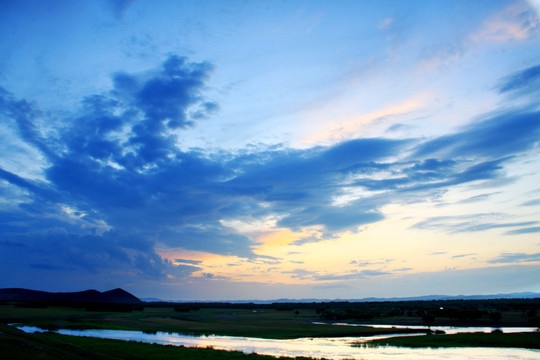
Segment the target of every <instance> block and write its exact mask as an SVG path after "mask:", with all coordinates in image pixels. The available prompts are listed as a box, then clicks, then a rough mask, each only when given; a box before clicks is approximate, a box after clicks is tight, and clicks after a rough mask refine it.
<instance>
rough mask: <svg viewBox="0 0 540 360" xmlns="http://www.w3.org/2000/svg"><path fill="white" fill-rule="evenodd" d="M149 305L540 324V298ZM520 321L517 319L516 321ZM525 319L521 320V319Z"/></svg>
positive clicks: (334, 317) (338, 317)
mask: <svg viewBox="0 0 540 360" xmlns="http://www.w3.org/2000/svg"><path fill="white" fill-rule="evenodd" d="M145 306H152V307H171V306H173V307H174V309H175V310H176V311H178V312H189V311H197V310H199V309H218V308H221V309H223V308H226V309H253V310H257V309H261V310H262V309H272V310H278V311H295V312H296V311H302V310H312V311H315V312H316V313H317V315H318V316H319V319H320V320H322V321H345V320H347V321H371V320H375V319H382V318H389V317H401V318H417V319H418V318H419V319H422V321H423V322H424V323H426V324H430V323H433V322H434V321H435V320H436V319H447V320H451V321H454V322H455V323H456V324H466V323H471V322H476V321H479V320H482V321H484V322H489V323H491V324H497V323H498V322H499V321H500V320H501V318H502V317H503V314H507V315H508V314H510V315H512V316H505V322H506V323H507V324H508V323H511V322H512V318H513V317H519V318H521V319H523V318H527V319H528V323H529V324H530V325H532V326H540V298H535V299H489V300H430V301H420V300H419V301H383V302H380V301H377V302H348V301H336V302H311V303H306V302H298V303H292V302H291V303H272V304H255V303H228V302H219V303H216V302H212V303H175V304H171V303H167V302H162V303H160V302H158V303H146V304H145ZM516 323H517V321H516ZM520 323H521V321H520Z"/></svg>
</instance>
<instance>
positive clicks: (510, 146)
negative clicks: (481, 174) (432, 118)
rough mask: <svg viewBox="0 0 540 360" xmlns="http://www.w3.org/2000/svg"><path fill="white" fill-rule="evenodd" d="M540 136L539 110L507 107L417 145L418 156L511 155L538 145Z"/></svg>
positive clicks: (493, 156)
mask: <svg viewBox="0 0 540 360" xmlns="http://www.w3.org/2000/svg"><path fill="white" fill-rule="evenodd" d="M539 136H540V112H538V111H527V110H520V109H517V110H507V111H504V112H500V113H499V114H495V115H492V116H489V117H487V118H486V119H484V120H481V121H478V122H474V123H472V124H470V125H468V126H466V127H464V128H463V129H462V130H461V131H459V132H457V133H455V134H452V135H448V136H442V137H439V138H437V139H435V140H431V141H428V142H426V143H423V144H420V146H418V148H417V150H416V153H415V156H416V157H426V156H433V155H434V154H441V155H443V156H445V157H452V158H455V157H481V156H482V157H488V158H497V157H508V156H511V155H513V154H516V153H520V152H523V151H527V150H529V149H531V148H532V147H534V146H535V144H536V143H537V141H538V138H539Z"/></svg>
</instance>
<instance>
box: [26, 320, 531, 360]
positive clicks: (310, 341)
mask: <svg viewBox="0 0 540 360" xmlns="http://www.w3.org/2000/svg"><path fill="white" fill-rule="evenodd" d="M18 328H19V329H21V330H23V331H25V332H36V331H43V330H42V329H39V328H36V327H31V326H19V327H18ZM56 332H57V333H59V334H64V335H72V336H90V337H98V338H106V339H118V340H132V341H141V342H146V343H156V344H171V345H183V346H192V347H213V348H214V349H222V350H237V351H242V352H245V353H257V354H264V355H272V356H290V357H296V356H308V357H314V358H322V357H324V358H327V359H336V360H344V359H363V360H405V359H407V360H409V359H419V360H427V359H429V360H433V359H453V360H461V359H467V360H488V359H489V360H503V359H504V360H506V359H524V360H539V359H540V351H538V350H527V349H508V348H503V349H500V348H498V349H490V348H436V349H432V348H421V349H407V348H397V347H369V346H362V347H352V346H351V344H352V343H355V342H356V343H357V342H359V341H366V340H367V339H368V338H367V337H342V338H300V339H293V340H272V339H259V338H248V337H234V336H217V335H210V336H191V335H182V334H175V333H165V332H157V333H155V334H148V333H144V332H142V331H127V330H58V331H56ZM396 336H403V335H402V334H400V335H396ZM387 337H389V335H381V336H373V337H369V339H379V338H387Z"/></svg>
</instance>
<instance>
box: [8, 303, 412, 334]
mask: <svg viewBox="0 0 540 360" xmlns="http://www.w3.org/2000/svg"><path fill="white" fill-rule="evenodd" d="M316 320H318V318H317V314H316V313H315V311H307V310H306V311H302V312H301V313H300V314H299V315H296V314H295V313H294V312H292V311H278V310H273V309H265V310H260V311H256V312H255V311H254V310H251V309H200V310H197V311H191V312H188V313H182V312H177V311H174V309H173V308H172V307H170V308H168V307H148V308H145V309H144V310H143V311H133V312H126V313H119V312H93V311H86V310H84V309H73V308H66V307H48V308H42V309H32V308H18V307H14V306H11V305H3V306H0V321H2V322H4V323H15V322H18V323H24V324H25V325H33V326H38V327H41V328H46V329H60V328H65V329H118V330H142V331H165V332H177V333H182V334H196V335H199V334H205V335H208V334H215V335H228V336H250V337H259V338H266V339H294V338H299V337H340V336H369V335H381V334H389V333H394V334H395V333H396V330H395V329H373V328H370V327H361V326H359V327H350V326H331V325H324V324H313V323H312V322H313V321H316ZM400 332H403V333H407V332H412V331H408V330H400Z"/></svg>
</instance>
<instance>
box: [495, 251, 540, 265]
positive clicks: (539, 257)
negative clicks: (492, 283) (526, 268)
mask: <svg viewBox="0 0 540 360" xmlns="http://www.w3.org/2000/svg"><path fill="white" fill-rule="evenodd" d="M488 262H490V263H492V264H499V263H505V264H506V263H523V262H540V253H536V254H524V253H504V254H501V255H500V256H499V257H497V258H495V259H492V260H489V261H488Z"/></svg>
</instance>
